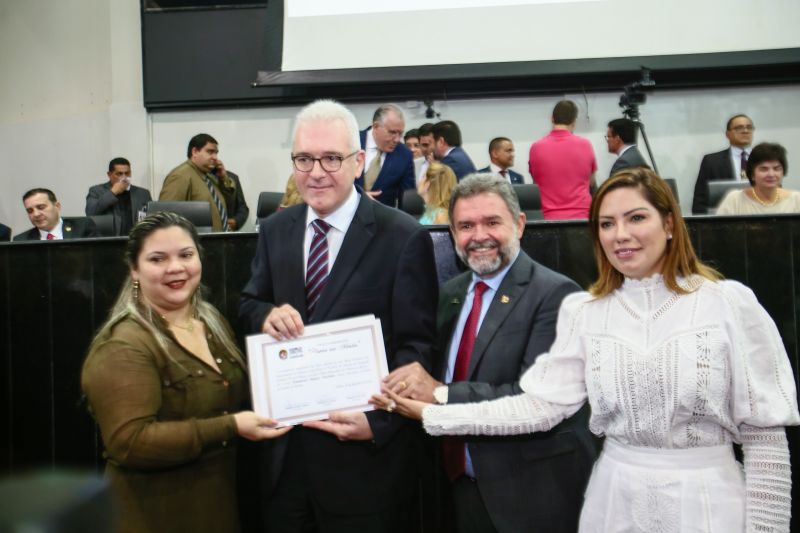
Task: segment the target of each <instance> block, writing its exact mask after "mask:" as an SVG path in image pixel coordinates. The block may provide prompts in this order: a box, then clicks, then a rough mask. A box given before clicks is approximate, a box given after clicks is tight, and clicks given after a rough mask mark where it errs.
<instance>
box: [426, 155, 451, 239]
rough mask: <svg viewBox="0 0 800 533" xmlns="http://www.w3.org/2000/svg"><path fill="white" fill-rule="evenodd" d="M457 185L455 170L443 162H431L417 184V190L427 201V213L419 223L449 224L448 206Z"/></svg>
mask: <svg viewBox="0 0 800 533" xmlns="http://www.w3.org/2000/svg"><path fill="white" fill-rule="evenodd" d="M455 186H456V175H455V173H454V172H453V170H452V169H451V168H450V167H448V166H447V165H443V164H442V163H431V164H430V166H429V167H428V170H427V172H425V175H424V176H423V177H422V179H421V180H420V181H419V185H417V192H418V193H419V195H420V196H422V199H423V200H424V201H425V213H424V214H423V215H422V216H421V217H420V219H419V223H420V224H424V225H430V224H448V223H449V222H450V219H449V218H448V216H447V207H448V206H449V205H450V195H451V194H453V189H454V188H455Z"/></svg>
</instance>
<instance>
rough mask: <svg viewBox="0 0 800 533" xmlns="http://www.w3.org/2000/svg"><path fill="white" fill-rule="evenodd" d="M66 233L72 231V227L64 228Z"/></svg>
mask: <svg viewBox="0 0 800 533" xmlns="http://www.w3.org/2000/svg"><path fill="white" fill-rule="evenodd" d="M64 231H72V226H64Z"/></svg>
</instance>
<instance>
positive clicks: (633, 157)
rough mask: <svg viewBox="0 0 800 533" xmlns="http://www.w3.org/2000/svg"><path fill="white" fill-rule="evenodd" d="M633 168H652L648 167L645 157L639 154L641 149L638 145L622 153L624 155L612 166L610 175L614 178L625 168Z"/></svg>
mask: <svg viewBox="0 0 800 533" xmlns="http://www.w3.org/2000/svg"><path fill="white" fill-rule="evenodd" d="M633 167H647V168H650V165H648V164H647V161H645V160H644V157H642V154H641V152H639V148H637V147H636V145H633V146H631V147H630V148H628V149H627V150H625V151H624V152H622V155H621V156H619V157H618V158H617V160H616V161H614V164H613V165H611V172H610V173H609V174H608V175H609V176H613V175H614V174H616V173H617V172H619V171H620V170H622V169H623V168H633Z"/></svg>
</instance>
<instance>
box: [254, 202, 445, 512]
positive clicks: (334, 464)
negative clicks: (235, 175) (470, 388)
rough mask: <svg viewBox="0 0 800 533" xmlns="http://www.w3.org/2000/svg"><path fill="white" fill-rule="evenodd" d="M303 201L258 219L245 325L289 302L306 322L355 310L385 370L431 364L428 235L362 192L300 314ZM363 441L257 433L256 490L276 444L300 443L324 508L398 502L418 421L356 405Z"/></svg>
mask: <svg viewBox="0 0 800 533" xmlns="http://www.w3.org/2000/svg"><path fill="white" fill-rule="evenodd" d="M307 209H308V207H307V206H306V205H305V204H301V205H296V206H292V207H288V208H286V209H284V210H282V211H280V212H279V213H276V214H274V215H271V216H270V217H269V218H266V219H264V220H263V222H262V223H261V225H260V226H259V235H258V245H257V248H256V255H255V258H254V259H253V263H252V275H251V277H250V281H249V282H248V283H247V285H246V286H245V288H244V290H243V291H242V299H241V303H240V307H239V317H240V319H241V321H242V325H243V327H244V329H245V332H246V333H248V334H249V333H255V332H261V326H262V324H263V322H264V319H265V318H266V316H267V314H268V313H269V312H270V311H271V310H272V309H273V308H274V307H276V306H280V305H283V304H290V305H291V306H292V307H294V308H295V309H296V310H297V311H298V312H299V313H300V315H301V317H302V318H303V322H304V323H306V324H314V323H318V322H326V321H329V320H336V319H342V318H348V317H355V316H360V315H365V314H374V315H375V316H376V317H377V318H378V319H380V321H381V328H382V330H383V340H384V345H385V348H386V359H387V363H388V365H389V370H393V369H395V368H397V367H399V366H402V365H405V364H408V363H413V362H415V361H416V362H419V363H420V364H422V366H423V367H425V368H427V369H429V371H430V369H431V367H432V362H433V349H434V345H435V337H436V302H437V298H438V294H439V290H438V280H437V278H436V263H435V259H434V253H433V243H432V241H431V237H430V235H429V234H428V232H427V230H426V229H425V228H424V227H423V226H420V225H419V223H417V221H415V220H414V219H413V218H411V217H410V216H409V215H407V214H406V213H403V212H402V211H399V210H397V209H392V208H389V207H387V206H385V205H383V204H381V203H379V202H374V201H372V200H371V199H369V198H368V197H367V195H366V194H362V195H361V198H360V201H359V204H358V208H357V209H356V214H355V217H354V218H353V221H352V222H351V224H350V227H349V228H348V230H347V233H346V234H345V236H344V241H343V242H342V247H341V249H340V250H339V254H338V256H337V257H336V262H335V263H334V264H333V268H332V269H331V271H330V275H329V277H328V281H327V284H326V286H325V288H324V289H323V291H322V293H321V295H320V298H319V300H318V302H317V305H316V308H315V310H314V314H313V315H312V317H311V318H310V319H309V318H308V317H307V316H306V302H305V270H306V269H305V264H304V263H303V253H304V250H303V242H304V236H305V232H306V213H307ZM366 415H367V419H368V420H369V424H370V427H371V428H372V432H373V434H374V440H373V441H372V442H340V441H339V440H338V439H337V438H336V437H335V436H333V435H331V434H329V433H325V432H322V431H318V430H314V429H307V428H302V427H295V428H294V429H293V430H292V431H291V432H289V433H288V434H287V435H285V436H283V437H280V438H279V439H275V440H272V441H264V442H265V443H264V444H263V447H264V450H265V456H264V459H265V463H264V464H263V465H262V467H263V469H264V472H263V474H262V479H263V480H265V482H266V484H267V487H266V491H267V493H268V494H266V495H265V496H267V497H269V495H270V494H271V493H272V491H274V489H275V486H276V483H277V481H278V477H279V475H280V473H281V469H282V467H283V465H284V459H285V455H286V451H287V449H288V448H289V447H292V448H293V449H298V448H299V449H301V450H302V452H298V453H302V454H303V455H302V459H303V461H304V462H305V464H306V465H307V469H306V477H307V479H308V483H309V490H311V491H312V493H313V494H314V496H315V499H316V500H317V502H318V503H319V505H320V506H321V507H322V508H323V509H325V510H326V511H327V512H331V513H338V514H356V513H362V512H364V510H365V509H374V510H380V509H385V508H386V507H387V506H388V505H389V504H390V503H391V502H393V501H395V502H396V501H405V500H404V499H405V498H410V497H411V495H412V494H414V492H415V491H416V488H417V483H418V476H417V468H418V467H417V464H416V463H417V455H418V447H419V446H420V437H421V435H420V429H419V423H418V422H413V421H411V420H408V419H404V418H403V417H401V416H399V415H397V414H396V413H395V414H391V413H387V412H385V411H382V410H375V411H369V412H367V413H366Z"/></svg>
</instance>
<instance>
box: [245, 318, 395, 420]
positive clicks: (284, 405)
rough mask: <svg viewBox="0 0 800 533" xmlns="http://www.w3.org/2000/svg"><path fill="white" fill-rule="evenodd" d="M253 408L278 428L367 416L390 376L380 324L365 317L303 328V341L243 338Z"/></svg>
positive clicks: (262, 337)
mask: <svg viewBox="0 0 800 533" xmlns="http://www.w3.org/2000/svg"><path fill="white" fill-rule="evenodd" d="M247 359H248V362H249V365H250V385H251V391H252V395H253V408H254V409H255V412H256V413H258V414H259V415H261V416H265V417H268V418H273V419H275V420H277V421H278V425H279V426H289V425H294V424H300V423H302V422H305V421H307V420H324V419H326V418H328V413H330V412H331V411H370V410H372V409H373V406H371V405H370V404H369V403H367V402H368V400H369V399H370V397H371V396H372V395H373V394H377V393H379V392H380V389H381V380H382V379H383V378H384V377H385V376H386V374H388V366H387V364H386V351H385V349H384V345H383V332H382V330H381V323H380V320H378V319H377V318H375V316H373V315H364V316H359V317H355V318H347V319H344V320H334V321H331V322H325V323H322V324H313V325H311V326H306V327H305V331H304V333H303V335H302V336H301V337H298V338H296V339H290V340H283V341H278V340H275V339H274V338H273V337H272V336H270V335H267V334H261V335H251V336H249V337H247Z"/></svg>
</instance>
